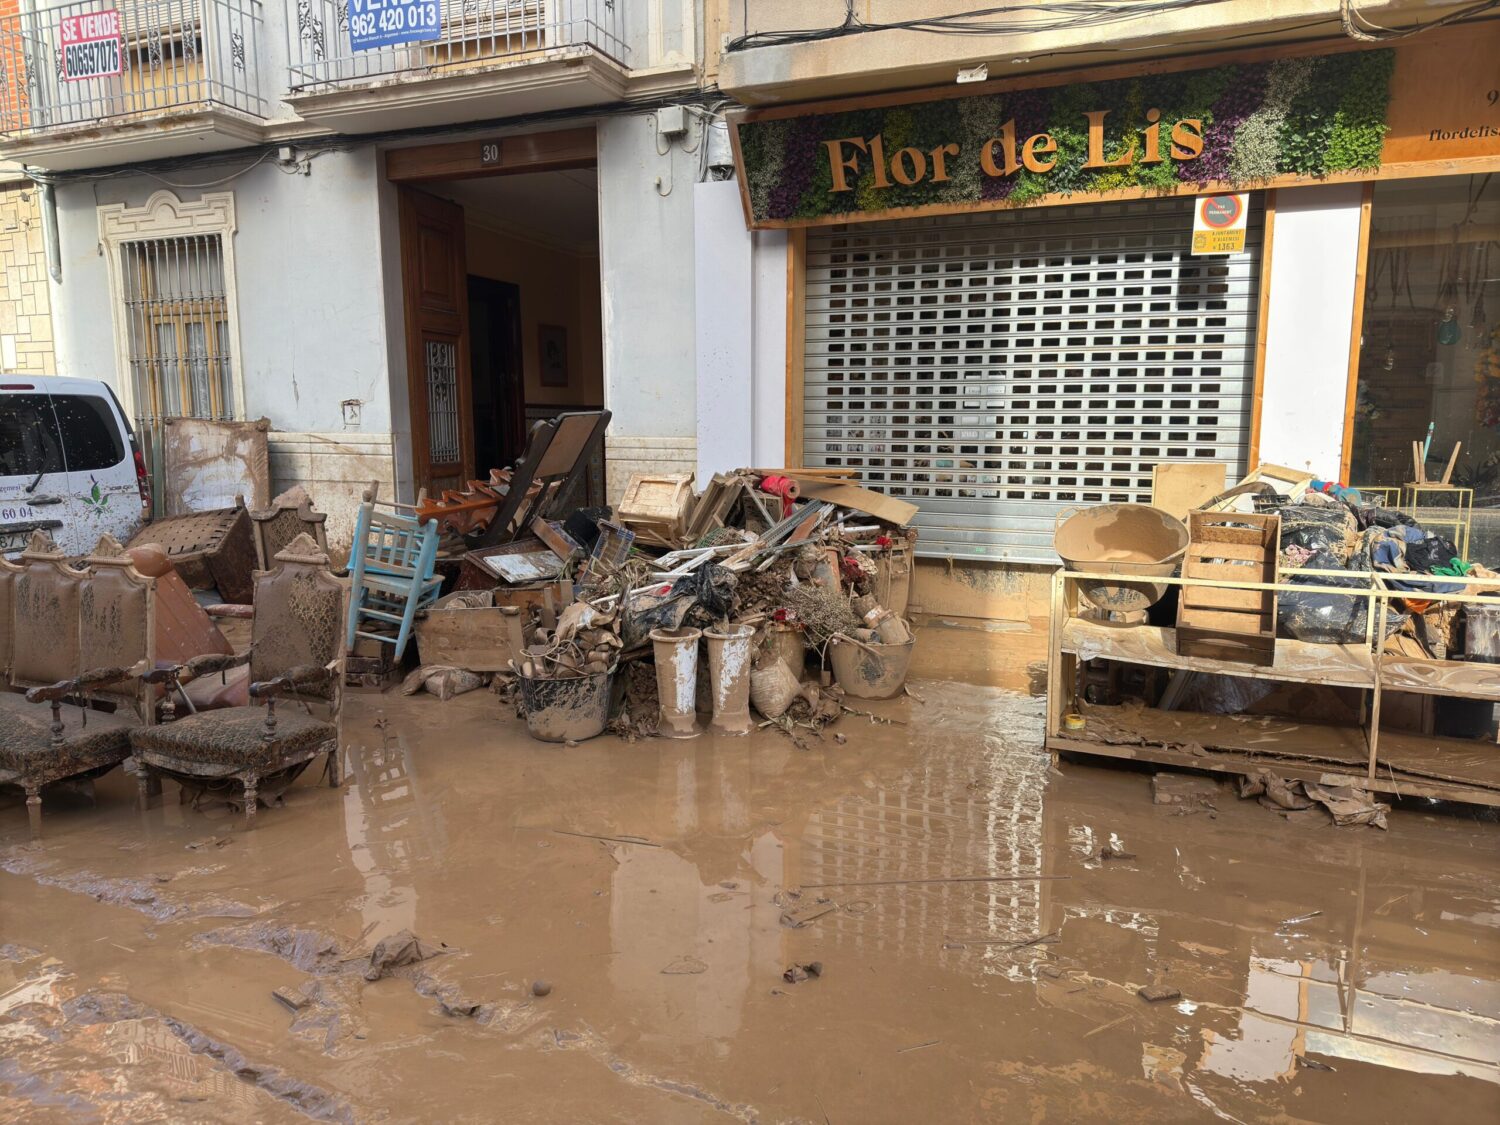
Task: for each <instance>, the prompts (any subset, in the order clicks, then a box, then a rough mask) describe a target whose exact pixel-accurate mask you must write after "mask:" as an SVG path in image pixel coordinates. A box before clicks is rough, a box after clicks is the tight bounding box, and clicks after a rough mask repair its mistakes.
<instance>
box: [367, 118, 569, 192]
mask: <svg viewBox="0 0 1500 1125" xmlns="http://www.w3.org/2000/svg"><path fill="white" fill-rule="evenodd" d="M490 157H493V159H489V158H490ZM598 162H599V142H598V139H597V137H596V136H595V132H594V127H593V126H592V125H588V126H584V127H582V128H576V129H554V130H549V131H547V132H542V133H524V134H521V135H519V136H509V137H495V136H484V135H480V136H476V137H473V138H472V139H468V140H461V141H450V142H445V143H443V144H435V145H417V146H415V147H413V148H397V149H391V150H390V151H389V152H387V153H386V154H385V175H386V179H388V180H390V181H391V182H393V183H422V182H425V181H433V180H453V179H470V178H473V177H477V176H508V175H516V174H518V173H522V172H559V171H565V170H567V169H570V168H592V167H594V166H595V165H596V164H597V163H598Z"/></svg>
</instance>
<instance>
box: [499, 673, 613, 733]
mask: <svg viewBox="0 0 1500 1125" xmlns="http://www.w3.org/2000/svg"><path fill="white" fill-rule="evenodd" d="M613 678H614V673H613V672H595V673H594V674H592V675H589V676H575V677H571V678H569V679H559V680H543V679H528V678H527V677H525V676H521V677H519V679H520V683H521V710H522V711H523V712H524V713H525V715H526V729H527V730H528V731H529V732H530V733H531V737H532V738H537V739H540V740H541V741H543V742H582V741H583V740H584V739H585V738H593V737H594V736H595V735H597V734H601V733H602V732H603V731H604V726H605V724H606V723H608V722H609V698H610V682H611V680H612V679H613Z"/></svg>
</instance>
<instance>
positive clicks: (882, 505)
mask: <svg viewBox="0 0 1500 1125" xmlns="http://www.w3.org/2000/svg"><path fill="white" fill-rule="evenodd" d="M798 484H799V486H800V487H801V489H802V499H804V500H823V501H826V502H828V503H830V504H837V505H838V506H839V507H841V508H852V509H854V510H855V511H856V512H864V513H865V514H866V515H868V516H874V517H875V518H876V519H878V520H884V521H885V522H886V523H891V524H895V525H896V526H897V527H905V526H906V525H907V524H909V523H911V521H912V520H914V519H916V518H917V506H916V505H915V504H909V503H907V502H906V501H905V500H898V499H896V498H895V497H894V496H886V495H884V494H883V493H880V492H874V491H872V490H870V489H868V488H861V487H860V486H859V485H857V484H829V483H824V482H821V481H815V480H806V481H801V480H799V481H798Z"/></svg>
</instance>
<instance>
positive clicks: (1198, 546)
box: [1183, 528, 1266, 566]
mask: <svg viewBox="0 0 1500 1125" xmlns="http://www.w3.org/2000/svg"><path fill="white" fill-rule="evenodd" d="M1233 532H1234V529H1233V528H1221V529H1218V530H1217V532H1216V534H1220V535H1228V534H1233ZM1251 534H1254V533H1253V532H1252V533H1251ZM1209 559H1228V560H1230V561H1231V562H1242V563H1253V564H1254V565H1256V566H1261V565H1262V564H1264V563H1265V561H1266V547H1265V544H1263V543H1248V542H1244V541H1240V542H1236V541H1235V540H1232V539H1223V540H1218V541H1211V542H1202V541H1198V542H1190V543H1188V545H1187V550H1186V551H1185V552H1184V553H1183V561H1184V562H1187V561H1191V562H1193V563H1195V564H1197V563H1199V562H1200V560H1201V561H1202V562H1204V563H1207V565H1210V566H1212V565H1213V564H1212V563H1208V560H1209Z"/></svg>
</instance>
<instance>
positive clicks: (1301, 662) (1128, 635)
mask: <svg viewBox="0 0 1500 1125" xmlns="http://www.w3.org/2000/svg"><path fill="white" fill-rule="evenodd" d="M1062 648H1063V651H1064V652H1066V653H1069V654H1070V655H1073V656H1076V657H1078V658H1079V659H1080V660H1097V659H1106V660H1121V661H1124V662H1126V663H1128V664H1149V665H1152V666H1154V667H1157V668H1183V669H1186V670H1188V671H1192V672H1213V673H1217V674H1218V675H1221V676H1253V677H1255V678H1257V679H1266V680H1287V681H1289V682H1292V683H1310V684H1327V685H1329V686H1332V687H1358V688H1370V687H1374V686H1375V658H1374V656H1373V654H1372V653H1371V652H1370V650H1369V649H1367V648H1366V647H1364V646H1363V645H1316V644H1311V643H1309V642H1307V641H1280V640H1279V641H1277V642H1276V662H1275V663H1274V664H1268V665H1260V664H1242V663H1239V662H1236V661H1228V660H1210V659H1206V658H1203V657H1193V656H1179V655H1177V630H1175V629H1166V628H1162V627H1160V626H1156V625H1136V626H1133V627H1115V626H1112V625H1101V624H1100V623H1099V622H1097V621H1088V620H1085V619H1084V618H1080V617H1074V618H1069V619H1068V620H1067V621H1066V622H1064V624H1063V635H1062ZM1493 675H1494V678H1495V679H1496V680H1500V669H1497V670H1496V672H1495V673H1493Z"/></svg>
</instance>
